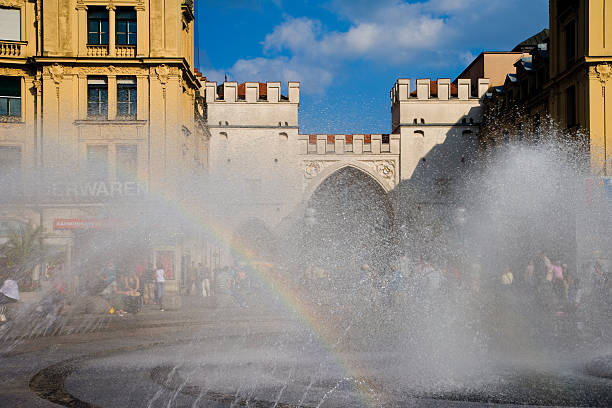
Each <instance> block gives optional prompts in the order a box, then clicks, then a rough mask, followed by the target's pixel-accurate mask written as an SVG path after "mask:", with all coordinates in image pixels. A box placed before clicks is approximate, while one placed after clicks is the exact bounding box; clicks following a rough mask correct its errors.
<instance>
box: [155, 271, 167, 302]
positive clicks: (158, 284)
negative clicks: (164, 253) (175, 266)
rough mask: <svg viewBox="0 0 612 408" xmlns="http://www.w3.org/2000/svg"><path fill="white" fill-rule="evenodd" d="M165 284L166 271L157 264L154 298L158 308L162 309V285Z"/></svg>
mask: <svg viewBox="0 0 612 408" xmlns="http://www.w3.org/2000/svg"><path fill="white" fill-rule="evenodd" d="M165 284H166V271H165V270H164V268H163V267H162V265H157V269H156V270H155V300H156V303H157V304H158V305H159V310H160V311H161V312H163V311H164V302H163V300H164V286H165Z"/></svg>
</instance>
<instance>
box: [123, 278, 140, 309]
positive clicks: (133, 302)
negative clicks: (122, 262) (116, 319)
mask: <svg viewBox="0 0 612 408" xmlns="http://www.w3.org/2000/svg"><path fill="white" fill-rule="evenodd" d="M123 294H124V297H123V304H124V306H125V310H126V311H127V312H128V313H138V312H139V311H140V279H138V276H136V275H135V274H133V275H127V276H124V277H123Z"/></svg>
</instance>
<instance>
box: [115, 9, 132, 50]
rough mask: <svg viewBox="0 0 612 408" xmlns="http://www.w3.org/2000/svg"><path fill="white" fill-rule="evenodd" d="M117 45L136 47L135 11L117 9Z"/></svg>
mask: <svg viewBox="0 0 612 408" xmlns="http://www.w3.org/2000/svg"><path fill="white" fill-rule="evenodd" d="M117 44H121V45H136V10H134V9H132V10H130V9H129V8H124V7H119V8H118V9H117Z"/></svg>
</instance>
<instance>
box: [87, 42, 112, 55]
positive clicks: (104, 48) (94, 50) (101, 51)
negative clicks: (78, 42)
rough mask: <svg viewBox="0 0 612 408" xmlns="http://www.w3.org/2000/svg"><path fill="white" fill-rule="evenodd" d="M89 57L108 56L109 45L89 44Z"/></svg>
mask: <svg viewBox="0 0 612 408" xmlns="http://www.w3.org/2000/svg"><path fill="white" fill-rule="evenodd" d="M87 56H88V57H106V56H108V45H89V44H88V45H87Z"/></svg>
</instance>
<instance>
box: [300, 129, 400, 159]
mask: <svg viewBox="0 0 612 408" xmlns="http://www.w3.org/2000/svg"><path fill="white" fill-rule="evenodd" d="M298 143H299V154H301V155H306V154H365V155H367V154H399V149H400V136H399V135H398V134H352V135H345V134H339V135H327V134H320V135H319V134H313V135H298Z"/></svg>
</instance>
